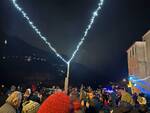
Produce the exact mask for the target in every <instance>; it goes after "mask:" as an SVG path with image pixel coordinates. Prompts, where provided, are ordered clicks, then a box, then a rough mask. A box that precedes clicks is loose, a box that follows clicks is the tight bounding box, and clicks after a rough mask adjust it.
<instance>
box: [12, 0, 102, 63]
mask: <svg viewBox="0 0 150 113" xmlns="http://www.w3.org/2000/svg"><path fill="white" fill-rule="evenodd" d="M11 1H12V2H13V5H14V6H15V8H16V9H17V10H18V11H19V12H21V14H22V15H23V16H24V18H25V19H26V20H27V22H28V23H29V25H30V26H31V28H32V29H33V30H34V31H35V32H36V34H38V35H39V36H40V38H41V39H42V40H43V41H44V42H45V43H46V44H47V45H48V46H49V48H50V49H51V50H52V51H53V52H54V53H55V54H56V56H57V57H59V58H60V59H61V60H62V61H64V62H65V63H67V64H68V65H69V64H70V62H71V61H72V60H73V58H74V57H75V55H76V54H77V52H78V51H79V49H80V47H81V45H82V44H83V42H84V40H85V37H86V36H87V34H88V32H89V30H90V29H91V27H92V25H93V23H94V21H95V18H96V17H97V16H98V12H99V10H100V9H101V8H102V5H103V2H104V0H100V1H99V3H98V8H97V9H96V10H95V11H94V12H93V15H92V18H91V20H90V23H89V25H88V26H87V28H86V30H85V32H84V35H83V37H82V38H81V40H80V42H79V43H78V45H77V47H76V49H75V51H74V52H73V54H72V56H71V57H70V59H69V60H68V61H67V60H65V59H64V58H63V57H62V56H61V55H60V54H59V53H58V52H57V51H56V49H55V48H54V47H53V46H52V45H51V44H50V43H49V42H48V41H47V38H46V37H44V36H43V35H42V34H41V32H40V31H39V29H38V28H37V27H36V26H35V25H34V24H33V22H32V21H31V19H30V18H29V17H28V16H27V14H26V13H25V12H24V11H23V10H22V8H21V7H20V6H19V5H18V4H17V3H16V0H11Z"/></svg>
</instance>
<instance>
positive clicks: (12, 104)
mask: <svg viewBox="0 0 150 113" xmlns="http://www.w3.org/2000/svg"><path fill="white" fill-rule="evenodd" d="M21 100H22V94H21V92H19V91H14V92H13V93H11V94H10V96H9V97H8V98H7V99H6V103H5V104H4V105H2V106H1V107H0V113H17V109H18V108H19V107H20V104H21Z"/></svg>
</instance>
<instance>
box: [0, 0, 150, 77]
mask: <svg viewBox="0 0 150 113" xmlns="http://www.w3.org/2000/svg"><path fill="white" fill-rule="evenodd" d="M98 2H99V0H17V3H18V4H19V5H20V6H21V7H22V8H23V9H24V11H25V12H26V13H27V14H28V16H29V17H30V18H31V20H32V21H33V22H34V24H35V25H36V26H37V27H38V28H39V30H40V31H41V32H42V34H43V35H44V36H46V37H48V41H49V42H51V44H52V45H53V46H54V47H55V48H56V49H57V50H58V52H60V53H61V54H63V55H66V56H68V57H70V56H71V54H72V52H73V50H74V49H75V47H76V45H77V43H78V42H79V40H80V39H81V37H82V36H83V32H84V30H85V28H86V26H87V25H88V23H89V20H90V17H91V15H92V12H93V11H94V10H95V9H96V8H97V3H98ZM0 20H1V23H0V26H1V31H3V32H5V33H6V34H8V35H9V36H16V37H18V38H20V39H22V40H24V41H25V42H27V43H28V44H30V45H32V46H35V47H37V48H40V49H42V50H45V51H49V49H48V47H47V46H46V45H45V44H44V43H43V41H42V40H40V39H39V37H38V36H37V35H36V34H35V33H34V32H33V30H32V29H31V28H30V26H29V25H28V24H27V22H26V21H25V20H24V19H23V17H22V15H21V14H20V13H19V12H18V11H17V10H16V9H15V8H14V6H13V5H12V4H11V2H10V1H9V0H1V3H0ZM149 29H150V0H104V5H103V8H102V10H101V11H100V13H99V16H98V17H97V18H96V21H95V23H94V25H93V27H92V29H91V30H90V32H89V34H88V36H87V37H86V38H87V39H86V41H85V42H84V44H83V45H82V46H81V48H80V51H79V52H78V54H77V56H76V57H75V59H74V60H73V62H77V63H80V64H82V65H84V66H86V67H88V68H89V69H91V70H94V71H95V72H96V73H97V74H98V75H99V76H105V77H106V78H108V77H109V78H114V79H120V78H123V77H125V76H127V56H126V50H127V49H128V48H129V47H130V46H131V45H132V44H133V43H134V41H136V40H141V39H142V36H143V35H144V34H145V33H146V32H147V31H148V30H149Z"/></svg>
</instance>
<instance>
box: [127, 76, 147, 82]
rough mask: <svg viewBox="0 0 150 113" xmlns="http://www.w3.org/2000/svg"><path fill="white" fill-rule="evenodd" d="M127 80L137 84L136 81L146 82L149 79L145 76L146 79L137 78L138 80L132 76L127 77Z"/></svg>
mask: <svg viewBox="0 0 150 113" xmlns="http://www.w3.org/2000/svg"><path fill="white" fill-rule="evenodd" d="M129 79H130V80H131V81H135V82H138V81H146V80H148V79H150V76H147V77H145V78H139V79H138V78H137V77H136V76H134V75H132V76H130V77H129Z"/></svg>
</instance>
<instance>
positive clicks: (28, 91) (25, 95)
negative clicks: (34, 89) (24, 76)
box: [23, 88, 31, 102]
mask: <svg viewBox="0 0 150 113" xmlns="http://www.w3.org/2000/svg"><path fill="white" fill-rule="evenodd" d="M30 95H31V89H30V88H28V89H26V91H25V93H24V95H23V102H25V101H28V100H29V98H30Z"/></svg>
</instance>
